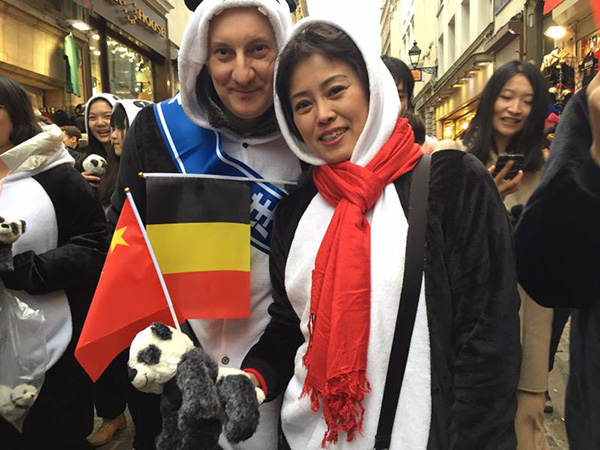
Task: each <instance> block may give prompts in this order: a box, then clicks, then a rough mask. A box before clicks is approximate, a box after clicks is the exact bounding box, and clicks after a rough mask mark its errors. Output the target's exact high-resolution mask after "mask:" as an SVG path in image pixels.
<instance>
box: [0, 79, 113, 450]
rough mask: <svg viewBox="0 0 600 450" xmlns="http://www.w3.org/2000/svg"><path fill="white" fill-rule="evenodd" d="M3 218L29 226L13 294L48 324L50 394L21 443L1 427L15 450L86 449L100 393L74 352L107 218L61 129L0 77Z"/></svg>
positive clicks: (9, 276) (7, 280) (16, 250)
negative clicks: (43, 123) (44, 123)
mask: <svg viewBox="0 0 600 450" xmlns="http://www.w3.org/2000/svg"><path fill="white" fill-rule="evenodd" d="M0 105H2V107H0V159H1V160H2V162H3V163H4V164H6V166H7V167H8V169H9V170H10V174H8V176H5V177H4V178H3V180H2V192H1V194H0V211H2V214H0V215H2V216H5V215H6V216H10V217H15V218H19V219H22V220H24V221H25V222H26V223H27V232H26V233H24V234H23V236H22V237H21V238H20V239H19V240H18V241H17V242H15V243H14V244H13V247H12V253H13V266H14V270H13V271H11V272H8V273H4V274H2V282H3V283H2V289H8V290H10V291H11V292H12V293H13V294H14V295H15V296H16V297H18V298H19V299H20V300H21V301H23V302H25V303H27V304H28V305H29V306H30V307H31V308H33V309H39V310H41V311H42V312H43V314H44V317H45V324H44V328H43V331H44V335H45V336H44V337H45V339H46V345H47V351H48V356H49V362H48V366H47V372H46V376H45V381H44V384H43V386H42V388H41V391H40V394H39V397H38V399H37V400H36V402H35V403H34V405H33V408H32V409H31V411H30V413H29V415H28V417H27V419H26V420H25V423H24V426H23V433H22V434H20V433H19V432H17V431H16V429H14V428H13V427H12V426H11V425H10V424H8V422H6V421H4V420H3V419H0V436H1V442H2V444H1V446H2V448H7V449H20V450H21V449H40V448H57V449H58V448H60V449H73V450H75V449H85V448H88V447H89V444H88V443H87V442H86V440H85V437H86V436H87V435H88V434H89V433H90V432H91V430H92V426H93V418H94V410H93V397H92V383H91V381H90V379H89V378H88V376H87V375H86V373H85V372H84V371H83V369H82V368H81V367H80V366H79V364H78V362H77V361H76V360H75V357H74V354H73V352H74V349H75V344H76V342H77V339H78V338H79V334H80V332H81V328H82V326H83V322H84V319H85V316H86V314H87V311H88V308H89V305H90V302H91V300H92V296H93V293H94V290H95V287H96V283H97V281H98V277H99V275H100V271H101V269H102V264H103V262H104V257H105V255H106V251H107V249H108V233H107V225H106V218H105V216H104V213H103V211H102V208H101V207H100V204H99V203H98V201H97V200H96V197H95V195H94V193H93V192H92V190H91V189H90V187H89V186H88V184H87V183H86V182H85V180H84V179H83V177H82V176H81V175H80V174H79V173H78V172H77V171H76V170H75V169H74V168H73V164H74V160H73V158H72V157H71V156H70V155H69V153H68V152H67V151H66V149H65V148H64V145H63V142H62V131H61V130H60V128H58V127H57V126H55V125H51V126H48V127H44V129H43V130H42V129H40V128H39V126H38V125H37V122H36V120H35V117H34V116H33V112H32V111H33V109H32V106H31V103H30V101H29V98H28V96H27V94H26V93H25V91H24V90H23V89H22V88H21V87H20V86H19V85H18V84H17V83H15V82H14V81H12V80H10V79H8V78H6V77H3V76H0Z"/></svg>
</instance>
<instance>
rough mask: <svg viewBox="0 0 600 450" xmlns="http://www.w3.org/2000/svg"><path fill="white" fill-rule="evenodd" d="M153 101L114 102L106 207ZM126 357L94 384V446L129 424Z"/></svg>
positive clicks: (103, 186)
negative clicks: (131, 138)
mask: <svg viewBox="0 0 600 450" xmlns="http://www.w3.org/2000/svg"><path fill="white" fill-rule="evenodd" d="M150 104H151V102H147V101H141V100H117V102H116V103H115V106H114V108H113V111H112V115H111V117H110V129H111V135H110V139H111V143H112V148H111V150H110V151H109V153H108V165H107V166H106V171H105V173H104V176H103V177H102V180H101V181H100V185H99V186H98V189H97V191H96V194H97V195H98V199H99V200H100V204H101V205H102V207H103V208H104V209H105V210H106V209H108V206H109V205H110V197H111V196H112V194H113V192H114V190H115V185H116V183H117V175H118V173H119V165H120V161H121V154H122V151H123V142H124V141H125V136H126V135H127V130H128V129H129V125H130V124H131V123H133V120H134V119H135V117H136V116H137V114H138V113H139V112H140V111H141V109H142V108H144V107H145V106H148V105H150ZM127 357H128V352H127V351H124V352H122V353H121V354H120V355H119V356H117V358H115V360H114V361H113V362H112V363H111V365H110V366H109V367H108V368H107V369H106V370H105V372H104V373H103V374H102V376H101V377H100V378H99V379H98V381H97V382H96V384H95V385H94V397H95V404H96V414H97V415H98V417H100V418H101V419H102V425H101V426H100V428H98V429H97V430H96V431H94V433H92V434H91V435H90V436H89V437H88V441H89V442H90V443H91V444H92V445H94V447H99V446H101V445H106V444H108V443H109V442H110V441H111V440H112V439H113V437H114V435H115V433H116V432H117V431H119V430H122V429H124V428H125V427H126V426H127V423H126V419H125V408H126V407H127V403H128V398H129V397H130V396H131V395H132V391H134V388H133V386H131V385H130V384H129V380H128V377H127ZM133 394H135V392H134V393H133ZM133 401H135V400H133ZM133 409H134V410H135V407H134V408H133Z"/></svg>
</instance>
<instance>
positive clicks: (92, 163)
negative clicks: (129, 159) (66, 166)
mask: <svg viewBox="0 0 600 450" xmlns="http://www.w3.org/2000/svg"><path fill="white" fill-rule="evenodd" d="M107 164H108V163H107V162H106V159H104V158H103V157H102V156H100V155H96V154H95V153H94V154H91V155H89V156H88V157H87V158H85V159H84V160H83V163H82V167H83V170H85V171H86V172H91V173H92V174H93V175H96V176H97V177H101V176H102V175H104V171H105V170H106V166H107Z"/></svg>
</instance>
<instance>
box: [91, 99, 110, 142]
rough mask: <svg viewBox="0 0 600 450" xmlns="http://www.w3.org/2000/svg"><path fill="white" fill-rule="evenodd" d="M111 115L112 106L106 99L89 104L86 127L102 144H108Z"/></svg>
mask: <svg viewBox="0 0 600 450" xmlns="http://www.w3.org/2000/svg"><path fill="white" fill-rule="evenodd" d="M111 115H112V106H110V103H108V102H107V101H106V100H96V101H95V102H94V103H92V105H91V106H90V111H89V115H88V127H89V130H90V133H92V134H93V135H94V137H95V138H96V139H98V140H99V141H100V143H102V144H104V145H109V144H110V116H111Z"/></svg>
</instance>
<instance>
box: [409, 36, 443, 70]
mask: <svg viewBox="0 0 600 450" xmlns="http://www.w3.org/2000/svg"><path fill="white" fill-rule="evenodd" d="M408 57H409V59H410V65H411V66H412V67H413V69H414V70H422V71H423V72H425V73H428V74H429V75H433V76H434V77H435V76H436V75H437V66H433V67H419V60H420V59H421V49H420V48H419V46H418V45H417V41H414V42H413V46H412V48H411V49H410V50H409V51H408Z"/></svg>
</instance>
